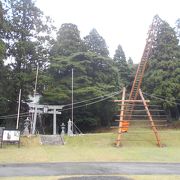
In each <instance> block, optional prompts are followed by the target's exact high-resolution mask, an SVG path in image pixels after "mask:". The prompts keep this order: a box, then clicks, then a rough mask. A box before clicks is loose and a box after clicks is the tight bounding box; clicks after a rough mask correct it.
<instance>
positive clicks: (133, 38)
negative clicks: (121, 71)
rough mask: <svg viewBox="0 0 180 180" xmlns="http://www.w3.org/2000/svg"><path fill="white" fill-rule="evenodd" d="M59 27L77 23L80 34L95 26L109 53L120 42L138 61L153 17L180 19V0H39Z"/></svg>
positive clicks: (168, 20) (38, 4) (172, 23)
mask: <svg viewBox="0 0 180 180" xmlns="http://www.w3.org/2000/svg"><path fill="white" fill-rule="evenodd" d="M36 5H37V6H38V7H39V8H40V9H41V10H42V11H43V12H44V14H45V15H48V16H51V18H52V19H53V20H54V21H55V26H56V27H57V28H58V29H59V28H60V26H61V24H62V23H73V24H76V25H77V26H78V29H79V30H80V32H81V37H84V36H86V35H88V34H89V32H90V30H91V29H92V28H95V29H96V30H97V31H98V32H99V34H100V35H101V36H102V37H103V38H104V39H105V40H106V43H107V45H108V47H109V51H110V56H111V57H113V55H114V52H115V50H116V48H117V46H118V44H121V46H122V47H123V50H124V52H125V54H126V57H127V58H128V57H129V56H131V57H132V59H133V61H134V62H136V63H137V62H139V61H140V59H141V56H142V52H143V49H144V45H145V40H146V37H147V32H148V28H149V25H150V24H151V22H152V19H153V16H154V15H156V14H158V15H159V16H160V17H161V18H162V19H163V20H166V21H167V22H168V23H169V24H170V25H171V26H173V27H174V26H175V22H176V20H177V19H178V18H180V0H36Z"/></svg>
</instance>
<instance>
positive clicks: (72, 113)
mask: <svg viewBox="0 0 180 180" xmlns="http://www.w3.org/2000/svg"><path fill="white" fill-rule="evenodd" d="M73 81H74V70H73V68H72V107H71V108H72V109H71V119H72V133H73V124H74V122H73V121H74V120H73V118H74V117H73V116H74V112H73V108H74V107H73V103H74V94H73V93H74V92H73V91H74V87H73V84H74V82H73Z"/></svg>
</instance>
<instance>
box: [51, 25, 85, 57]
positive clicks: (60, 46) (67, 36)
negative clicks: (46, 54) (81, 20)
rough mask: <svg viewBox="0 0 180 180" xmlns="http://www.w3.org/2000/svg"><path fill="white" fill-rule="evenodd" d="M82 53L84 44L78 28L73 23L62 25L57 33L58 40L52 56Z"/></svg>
mask: <svg viewBox="0 0 180 180" xmlns="http://www.w3.org/2000/svg"><path fill="white" fill-rule="evenodd" d="M81 51H83V42H82V40H81V37H80V31H79V30H78V27H77V26H76V25H75V24H72V23H65V24H62V25H61V28H60V29H59V31H58V33H57V40H56V42H55V44H54V46H53V48H52V51H51V54H52V55H55V56H57V55H63V56H69V55H71V54H72V53H76V52H81Z"/></svg>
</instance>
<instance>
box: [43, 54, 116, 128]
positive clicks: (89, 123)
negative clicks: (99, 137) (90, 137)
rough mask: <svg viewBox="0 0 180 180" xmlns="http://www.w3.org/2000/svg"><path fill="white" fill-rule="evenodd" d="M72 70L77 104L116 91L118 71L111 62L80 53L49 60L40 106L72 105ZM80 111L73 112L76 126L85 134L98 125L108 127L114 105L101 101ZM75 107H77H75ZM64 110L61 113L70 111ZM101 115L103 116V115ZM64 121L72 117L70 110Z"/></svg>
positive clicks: (64, 113) (93, 55) (64, 114)
mask: <svg viewBox="0 0 180 180" xmlns="http://www.w3.org/2000/svg"><path fill="white" fill-rule="evenodd" d="M72 68H73V69H74V102H75V103H76V102H80V101H84V100H87V99H93V98H95V97H99V96H101V97H102V100H103V99H104V98H105V97H106V98H107V94H111V93H112V92H115V91H118V90H119V84H118V71H117V68H116V66H115V64H114V62H113V61H112V59H110V58H105V57H103V56H98V55H97V54H95V53H92V52H79V53H74V54H72V55H71V56H59V57H55V58H52V60H51V64H50V67H49V69H48V72H47V74H48V76H49V83H48V84H47V86H46V89H45V90H44V92H43V97H42V99H41V102H42V103H48V104H71V93H72V92H71V80H72V79H71V78H72V76H71V70H72ZM94 101H99V103H95V104H93V105H92V106H87V107H86V105H85V103H82V104H79V105H81V106H82V105H83V106H82V107H81V108H79V109H76V108H75V109H74V119H75V122H76V124H77V125H78V126H79V127H81V128H82V129H84V130H88V129H89V130H90V129H91V128H92V127H97V126H99V125H109V123H110V119H111V117H112V110H113V107H114V106H113V105H112V103H111V101H102V103H101V98H99V99H94V100H92V101H89V102H87V104H88V103H93V102H94ZM74 106H75V107H76V106H78V104H75V105H74ZM69 108H71V107H69V106H67V107H65V108H64V109H69ZM102 112H103V113H102ZM61 117H63V119H64V120H68V118H69V117H71V110H69V111H62V115H61Z"/></svg>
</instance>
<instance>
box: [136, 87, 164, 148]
mask: <svg viewBox="0 0 180 180" xmlns="http://www.w3.org/2000/svg"><path fill="white" fill-rule="evenodd" d="M139 95H140V96H141V99H142V100H143V104H144V107H145V110H146V112H147V115H148V118H149V121H150V123H151V127H152V129H153V131H154V134H155V136H156V140H157V144H158V146H159V147H161V143H160V138H159V134H158V131H157V129H156V126H155V124H154V121H153V119H152V116H151V113H150V111H149V109H148V106H147V104H146V101H145V99H144V97H143V94H142V91H141V89H139Z"/></svg>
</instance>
